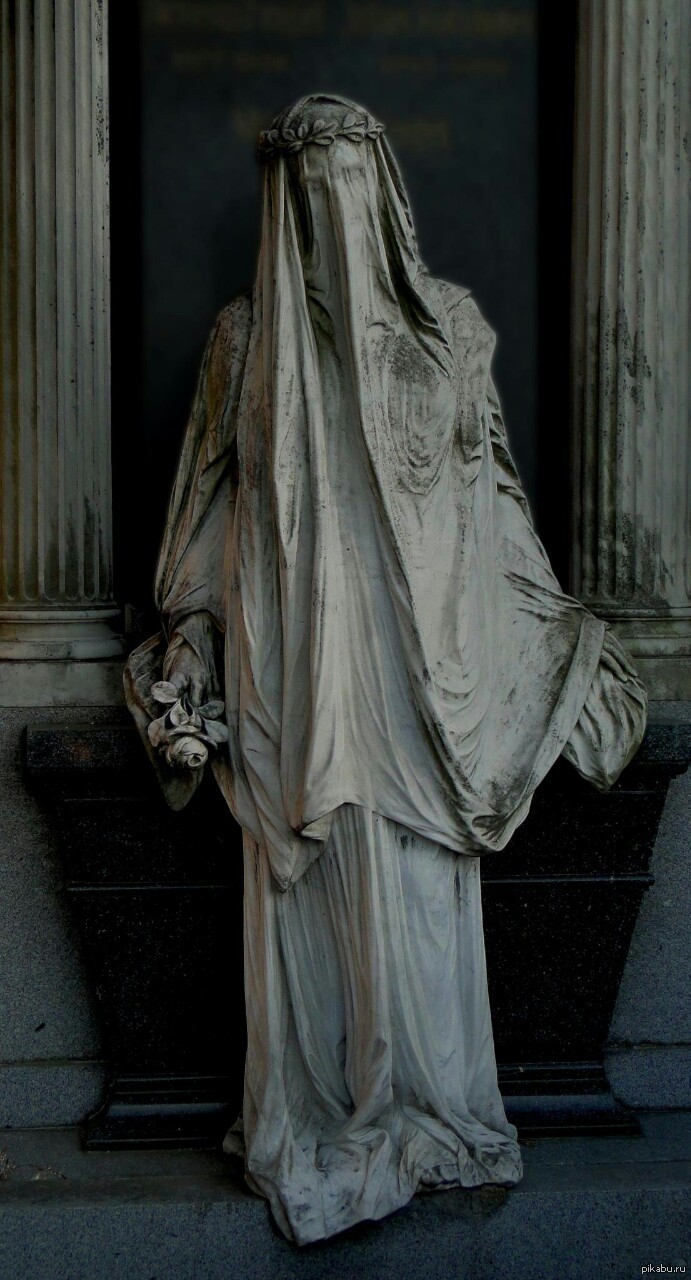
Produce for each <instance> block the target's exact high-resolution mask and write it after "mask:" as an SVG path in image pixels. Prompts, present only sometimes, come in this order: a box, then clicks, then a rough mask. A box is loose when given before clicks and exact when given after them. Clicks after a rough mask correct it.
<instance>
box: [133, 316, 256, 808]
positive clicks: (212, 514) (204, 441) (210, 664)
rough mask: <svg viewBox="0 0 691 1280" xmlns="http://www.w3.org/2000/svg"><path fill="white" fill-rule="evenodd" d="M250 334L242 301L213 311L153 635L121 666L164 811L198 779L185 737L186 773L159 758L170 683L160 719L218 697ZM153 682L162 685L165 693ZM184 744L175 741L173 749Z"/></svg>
mask: <svg viewBox="0 0 691 1280" xmlns="http://www.w3.org/2000/svg"><path fill="white" fill-rule="evenodd" d="M250 327H251V311H250V301H249V298H248V297H246V296H245V297H240V298H236V299H235V300H234V302H232V303H231V304H230V306H228V307H226V308H225V310H224V311H222V312H221V314H220V316H219V317H218V319H217V321H216V324H215V325H214V328H213V330H212V333H211V335H210V337H209V340H208V342H207V345H206V350H205V352H204V357H203V360H202V366H201V370H200V374H199V380H198V384H197V391H196V395H195V398H194V402H193V405H192V410H191V413H190V417H189V422H188V424H187V430H186V432H185V437H184V441H183V446H182V451H181V454H180V460H179V463H178V469H177V474H176V477H175V483H174V485H173V491H172V494H171V498H170V502H169V506H168V517H167V520H166V527H165V531H164V536H163V544H162V547H161V554H160V557H159V562H158V570H157V575H156V602H157V604H158V608H159V611H160V614H161V621H162V624H163V634H162V635H158V636H152V637H151V638H150V639H149V640H147V641H146V642H145V643H144V644H143V645H140V646H139V647H138V648H137V649H135V650H134V652H133V653H131V654H130V656H129V659H128V661H127V664H126V667H125V676H124V683H125V697H126V700H127V705H128V707H129V708H130V711H131V712H132V715H133V717H134V720H135V723H136V725H137V728H138V730H139V732H140V734H141V737H142V740H143V742H144V745H145V746H146V749H147V751H148V753H149V756H150V758H151V761H152V763H153V765H154V767H155V769H156V772H157V774H158V777H159V781H160V783H161V786H162V788H163V791H164V794H165V795H166V798H167V800H168V803H169V804H171V805H172V807H173V808H174V809H179V808H181V807H182V806H183V805H184V804H186V803H187V801H188V800H189V799H190V797H191V795H192V794H193V793H194V790H195V789H196V786H197V783H198V782H199V779H200V777H201V774H202V768H201V767H199V760H200V752H199V750H198V743H197V742H196V740H195V739H194V736H193V735H192V736H191V740H190V742H189V743H187V745H188V746H191V747H192V748H194V751H193V752H192V755H191V756H190V757H189V758H185V760H184V761H182V763H185V764H187V765H188V766H190V767H189V768H187V769H183V770H180V769H177V770H173V769H171V768H170V762H167V757H166V760H164V759H163V756H162V752H163V751H164V750H166V749H167V750H168V753H169V754H170V750H172V745H173V738H172V735H169V737H170V741H169V740H168V738H167V737H166V736H165V734H164V733H163V731H162V730H161V731H159V729H157V725H158V726H159V727H160V724H161V723H162V721H161V716H162V712H163V713H165V710H166V706H168V705H169V704H170V703H171V702H173V701H174V695H173V698H171V697H170V684H174V685H175V687H176V689H177V691H178V696H180V695H183V694H184V695H187V700H186V701H184V705H183V704H179V706H178V707H177V709H176V708H173V710H172V711H171V712H170V714H171V716H172V715H173V713H175V715H176V716H177V717H178V719H179V716H180V706H183V709H184V708H187V709H188V710H189V703H191V704H192V706H193V707H200V706H201V707H202V709H203V710H204V704H207V703H209V702H210V701H212V700H213V699H215V698H217V697H218V695H219V694H220V693H222V688H223V648H224V643H223V641H224V637H223V632H224V629H225V596H226V578H225V565H224V561H225V549H226V543H227V539H228V534H229V531H230V528H231V525H232V519H233V511H234V506H235V494H236V489H237V465H236V461H237V453H236V422H237V407H238V401H239V397H240V389H241V385H242V373H243V370H244V365H245V358H246V353H247V345H248V341H249V332H250ZM162 680H163V681H168V682H169V685H168V688H167V689H166V687H165V686H162V685H161V683H160V682H161V681H162ZM161 694H163V695H164V697H163V698H162V697H161V696H160V695H161ZM221 705H222V704H218V703H217V707H218V706H221ZM205 714H206V715H209V716H216V717H217V716H218V715H219V711H218V710H217V709H214V710H212V709H211V708H209V707H206V709H205ZM166 723H167V722H166ZM176 726H177V721H176ZM176 731H177V732H178V733H179V732H180V730H179V729H177V728H176ZM152 732H153V733H154V735H155V741H154V738H152V736H151V735H152ZM190 733H191V734H192V731H190ZM219 733H221V730H218V729H217V730H214V729H213V727H212V728H211V729H209V728H208V725H206V722H205V725H204V735H205V737H204V741H205V740H206V738H207V737H209V734H211V738H213V740H214V742H215V740H216V739H218V737H219ZM156 735H157V736H156ZM209 740H210V741H211V739H209ZM184 745H185V741H184V740H183V738H179V739H178V740H177V746H178V747H180V748H182V747H183V746H184ZM204 749H206V748H204ZM176 763H180V762H179V761H176Z"/></svg>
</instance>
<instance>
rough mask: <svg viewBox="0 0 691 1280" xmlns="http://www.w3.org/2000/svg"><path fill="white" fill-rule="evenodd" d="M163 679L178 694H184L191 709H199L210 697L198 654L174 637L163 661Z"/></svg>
mask: <svg viewBox="0 0 691 1280" xmlns="http://www.w3.org/2000/svg"><path fill="white" fill-rule="evenodd" d="M163 679H164V680H168V681H169V682H170V684H172V685H174V686H175V688H176V689H177V691H178V693H179V694H180V695H182V694H183V693H186V694H187V696H188V698H189V700H190V702H191V703H192V706H193V707H200V706H202V704H203V703H204V702H206V700H207V698H208V697H209V695H210V689H209V685H210V680H209V673H208V671H207V669H206V666H205V664H204V663H203V662H202V660H201V658H200V657H199V654H198V653H197V651H196V650H195V649H193V648H192V645H191V644H188V643H187V641H186V640H183V639H182V637H181V636H176V637H175V638H174V639H173V641H172V643H171V644H170V645H169V646H168V651H167V653H166V656H165V658H164V660H163Z"/></svg>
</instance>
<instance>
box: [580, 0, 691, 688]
mask: <svg viewBox="0 0 691 1280" xmlns="http://www.w3.org/2000/svg"><path fill="white" fill-rule="evenodd" d="M690 13H691V6H689V4H688V0H580V16H579V53H578V68H577V94H576V163H575V187H574V272H573V289H574V328H573V369H574V386H573V411H574V413H573V426H574V437H573V477H574V493H573V498H574V501H573V507H574V522H573V588H574V592H575V594H577V595H578V596H579V597H580V598H581V599H582V600H583V601H584V602H585V603H586V604H587V605H588V606H589V607H590V608H592V609H593V611H594V612H596V613H598V614H599V615H600V616H602V617H604V618H606V619H608V620H609V621H612V622H613V623H615V624H616V629H617V631H618V633H619V634H620V635H621V637H622V639H623V640H624V641H625V643H626V644H627V645H628V647H629V649H630V651H631V652H632V654H633V656H634V658H635V660H636V662H637V665H638V666H639V669H640V671H641V674H642V676H643V678H644V680H645V681H646V683H647V684H648V688H649V692H650V693H651V694H652V696H653V697H657V698H685V697H686V698H688V697H691V597H690V593H689V538H690V521H689V492H690V476H689V468H690V466H691V448H690V446H689V386H688V376H689V369H688V336H689V224H688V214H689V202H688V180H689V173H688V151H687V150H686V147H685V137H686V143H687V142H688V116H689V52H688V51H689V48H690V47H691V39H690V34H691V33H690V30H689V25H690V24H689V16H690Z"/></svg>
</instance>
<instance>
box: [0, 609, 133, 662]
mask: <svg viewBox="0 0 691 1280" xmlns="http://www.w3.org/2000/svg"><path fill="white" fill-rule="evenodd" d="M119 619H120V610H119V609H118V608H117V607H116V606H115V605H112V604H110V605H94V606H92V607H88V606H87V607H82V608H70V607H64V608H61V607H60V606H52V607H51V606H47V607H41V606H36V607H35V608H32V607H30V606H29V607H23V608H22V607H17V606H12V607H8V606H7V605H0V662H1V661H6V662H25V661H34V662H55V661H67V660H71V661H93V660H94V659H103V658H117V657H120V656H121V654H123V653H124V649H125V645H124V641H123V638H122V636H121V635H120V634H119V631H118V622H119Z"/></svg>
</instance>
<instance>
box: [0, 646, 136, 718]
mask: <svg viewBox="0 0 691 1280" xmlns="http://www.w3.org/2000/svg"><path fill="white" fill-rule="evenodd" d="M124 665H125V662H124V658H120V660H119V661H116V660H114V659H111V660H110V661H109V660H105V661H100V662H71V661H69V660H67V661H65V660H63V661H60V660H58V661H55V660H53V661H47V662H32V661H22V662H17V661H15V660H11V661H2V660H1V659H0V707H120V706H124V702H125V695H124V691H123V687H122V672H123V667H124Z"/></svg>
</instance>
